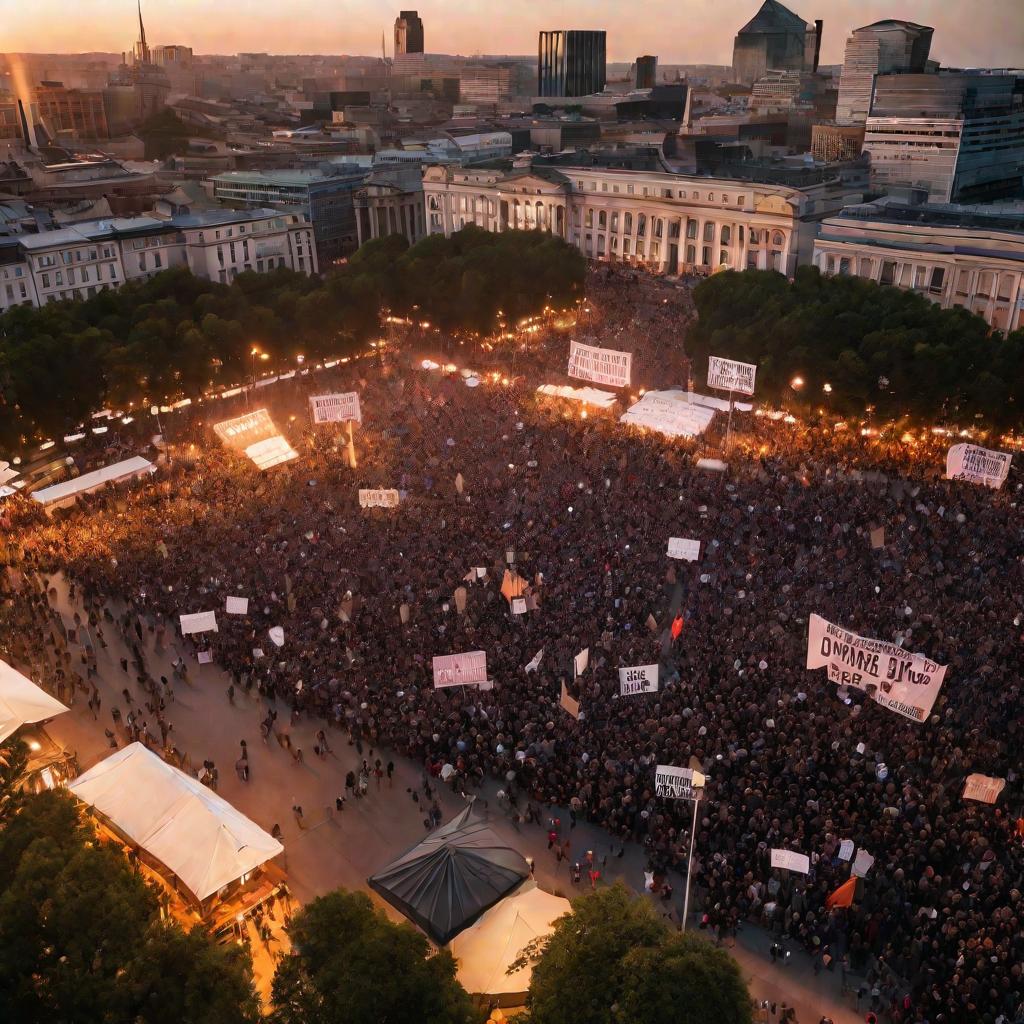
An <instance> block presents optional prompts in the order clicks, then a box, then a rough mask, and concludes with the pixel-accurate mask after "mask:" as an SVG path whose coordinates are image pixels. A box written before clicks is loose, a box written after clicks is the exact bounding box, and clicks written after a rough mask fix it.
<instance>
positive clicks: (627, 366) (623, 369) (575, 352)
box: [566, 341, 633, 388]
mask: <svg viewBox="0 0 1024 1024" xmlns="http://www.w3.org/2000/svg"><path fill="white" fill-rule="evenodd" d="M632 366H633V353H632V352H616V351H615V350H614V349H611V348H595V347H594V346H593V345H584V344H582V343H581V342H578V341H571V342H569V368H568V370H566V373H568V375H569V376H570V377H577V378H578V379H579V380H589V381H591V383H593V384H604V385H605V386H607V387H611V388H628V387H629V377H630V372H631V370H632Z"/></svg>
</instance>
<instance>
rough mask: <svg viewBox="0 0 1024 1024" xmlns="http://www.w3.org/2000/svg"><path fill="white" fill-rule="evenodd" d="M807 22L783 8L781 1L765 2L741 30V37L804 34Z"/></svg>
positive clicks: (768, 0)
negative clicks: (775, 33) (780, 33)
mask: <svg viewBox="0 0 1024 1024" xmlns="http://www.w3.org/2000/svg"><path fill="white" fill-rule="evenodd" d="M806 29H807V22H805V21H804V19H803V18H801V17H800V16H799V15H797V14H794V13H793V12H792V11H791V10H790V9H789V8H788V7H783V6H782V4H780V3H779V0H764V3H763V4H761V8H760V10H759V11H758V12H757V14H755V15H754V16H753V17H752V18H751V19H750V21H748V22H747V23H746V25H744V26H743V28H741V29H740V31H739V34H741V35H744V34H746V35H755V34H756V35H769V34H771V33H774V32H804V31H806Z"/></svg>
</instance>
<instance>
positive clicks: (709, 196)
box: [708, 192, 715, 203]
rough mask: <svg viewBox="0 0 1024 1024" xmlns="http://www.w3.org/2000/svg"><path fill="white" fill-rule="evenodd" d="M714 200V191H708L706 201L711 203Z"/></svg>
mask: <svg viewBox="0 0 1024 1024" xmlns="http://www.w3.org/2000/svg"><path fill="white" fill-rule="evenodd" d="M714 201H715V193H714V192H709V193H708V202H709V203H713V202H714Z"/></svg>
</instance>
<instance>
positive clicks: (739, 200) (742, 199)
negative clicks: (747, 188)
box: [736, 196, 747, 206]
mask: <svg viewBox="0 0 1024 1024" xmlns="http://www.w3.org/2000/svg"><path fill="white" fill-rule="evenodd" d="M746 201H747V197H746V196H737V197H736V205H737V206H743V205H744V204H745V203H746Z"/></svg>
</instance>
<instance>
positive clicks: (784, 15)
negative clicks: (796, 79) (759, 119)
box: [732, 0, 822, 85]
mask: <svg viewBox="0 0 1024 1024" xmlns="http://www.w3.org/2000/svg"><path fill="white" fill-rule="evenodd" d="M821 27H822V23H821V22H820V21H816V22H815V23H814V24H813V25H809V24H808V23H807V22H805V21H804V20H803V18H801V17H800V16H799V15H796V14H794V13H793V12H792V11H791V10H789V8H788V7H783V5H782V4H780V3H779V2H778V0H764V3H763V4H762V5H761V8H760V10H759V11H758V12H757V14H755V15H754V17H753V18H751V19H750V21H748V22H747V23H746V25H744V26H743V28H741V29H740V30H739V32H737V33H736V40H735V42H734V43H733V51H732V67H733V77H734V78H735V80H736V81H737V82H739V83H741V84H742V85H753V84H754V82H756V81H757V80H758V79H759V78H763V77H764V75H765V72H766V71H817V70H818V53H819V50H820V48H821Z"/></svg>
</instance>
